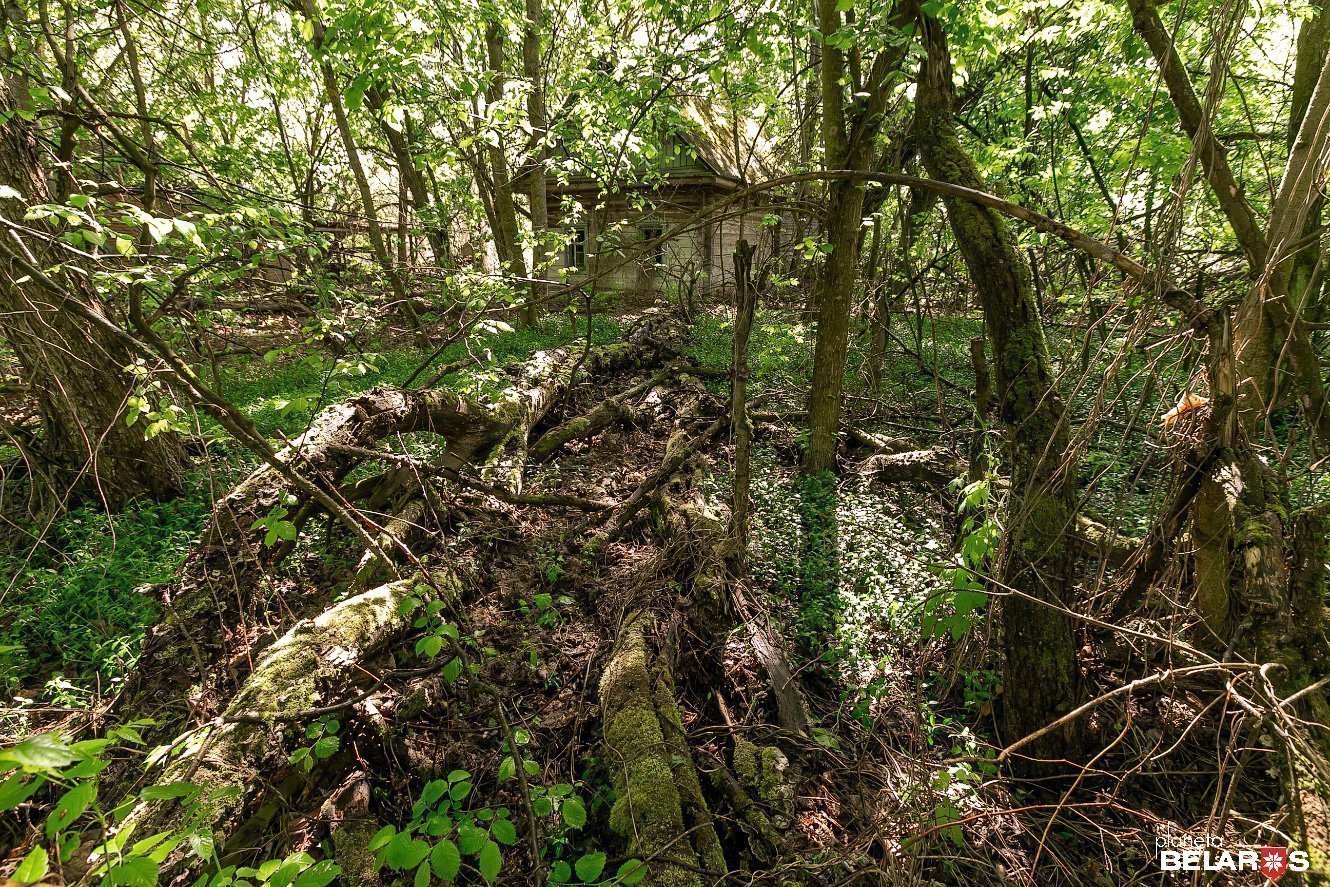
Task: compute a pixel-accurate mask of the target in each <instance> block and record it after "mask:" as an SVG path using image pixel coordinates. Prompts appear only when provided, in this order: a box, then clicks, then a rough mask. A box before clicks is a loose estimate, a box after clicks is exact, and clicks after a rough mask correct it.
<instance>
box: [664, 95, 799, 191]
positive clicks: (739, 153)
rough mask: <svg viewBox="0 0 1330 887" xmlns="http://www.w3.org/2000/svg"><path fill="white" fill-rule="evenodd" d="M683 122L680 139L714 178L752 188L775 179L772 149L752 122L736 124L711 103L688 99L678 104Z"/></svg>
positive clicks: (737, 122) (736, 122)
mask: <svg viewBox="0 0 1330 887" xmlns="http://www.w3.org/2000/svg"><path fill="white" fill-rule="evenodd" d="M679 114H680V116H681V117H682V118H683V119H684V121H685V126H684V127H682V129H681V132H680V135H681V136H682V138H683V139H684V140H685V141H687V142H688V144H689V146H690V147H692V149H693V150H694V151H696V152H697V156H698V158H699V159H701V161H702V162H703V163H705V164H706V165H707V166H709V167H711V170H712V171H713V172H715V173H716V174H717V175H720V176H724V177H726V178H728V179H733V180H734V181H735V182H738V183H740V184H744V185H751V184H753V183H755V182H760V181H763V180H765V179H770V178H775V176H776V173H775V171H774V169H773V167H772V165H771V158H770V150H771V146H770V143H769V142H768V141H767V139H766V138H765V137H764V136H763V134H762V132H761V128H760V127H759V126H758V124H757V123H756V122H755V121H752V120H745V121H742V122H739V121H736V120H735V119H734V118H731V117H726V116H725V115H723V114H721V113H720V112H718V111H717V110H716V109H715V106H714V105H712V104H711V103H710V102H708V101H705V100H703V99H699V98H689V99H686V100H684V101H682V102H680V104H679Z"/></svg>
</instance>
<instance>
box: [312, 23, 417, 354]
mask: <svg viewBox="0 0 1330 887" xmlns="http://www.w3.org/2000/svg"><path fill="white" fill-rule="evenodd" d="M304 12H305V16H306V17H307V18H308V19H309V21H310V24H311V25H312V26H313V29H314V32H313V33H314V37H313V47H312V51H313V54H314V57H315V59H316V60H317V62H318V65H319V73H320V75H321V76H322V78H323V93H324V97H325V98H327V100H328V106H329V107H330V108H332V112H333V120H334V121H335V122H336V123H337V134H338V136H340V138H341V140H342V150H343V151H345V152H346V162H347V165H348V166H350V167H351V174H352V176H353V177H354V178H355V180H356V191H357V192H358V193H359V194H360V211H361V212H362V213H363V214H364V216H365V229H366V231H367V232H368V233H369V244H370V249H371V250H372V251H373V252H374V260H375V261H376V262H377V263H378V265H379V269H380V270H381V271H382V272H383V273H384V276H386V277H387V278H388V283H389V285H390V286H391V287H392V290H393V298H394V300H395V301H396V302H397V309H398V310H399V311H401V312H402V316H403V317H404V318H406V321H407V323H409V324H410V325H411V328H412V329H413V330H415V332H416V333H417V335H418V338H419V339H420V340H421V344H422V345H428V344H429V336H428V335H427V334H426V333H425V329H424V326H423V325H422V324H421V322H420V318H419V317H418V316H417V315H416V309H415V305H414V304H413V303H412V301H411V296H410V294H409V293H408V292H407V290H406V282H405V280H404V279H403V278H402V275H401V274H400V273H399V271H398V269H397V268H395V267H394V266H393V259H392V255H391V254H390V253H389V252H388V242H387V240H386V239H385V238H384V236H383V226H382V225H381V224H379V211H378V207H377V206H376V205H375V203H374V192H373V191H372V190H371V189H370V184H369V176H368V175H366V173H365V164H364V162H363V161H362V160H361V158H360V148H358V147H357V146H356V137H355V133H354V132H352V131H351V120H350V118H348V117H347V114H346V106H345V104H343V102H342V93H341V90H340V89H338V86H337V74H336V72H335V71H333V66H332V64H331V63H330V62H328V61H327V59H326V58H325V57H324V56H323V54H322V49H323V40H324V28H323V21H322V20H321V19H320V18H319V15H318V12H317V10H316V9H315V8H314V6H313V4H312V3H311V2H310V0H305V9H304Z"/></svg>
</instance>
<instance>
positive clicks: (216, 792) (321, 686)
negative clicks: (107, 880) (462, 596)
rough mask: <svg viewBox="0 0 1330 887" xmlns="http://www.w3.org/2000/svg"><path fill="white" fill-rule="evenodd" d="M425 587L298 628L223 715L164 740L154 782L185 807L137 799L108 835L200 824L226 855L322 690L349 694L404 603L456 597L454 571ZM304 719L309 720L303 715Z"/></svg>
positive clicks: (348, 604)
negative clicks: (420, 597) (179, 790)
mask: <svg viewBox="0 0 1330 887" xmlns="http://www.w3.org/2000/svg"><path fill="white" fill-rule="evenodd" d="M432 581H433V586H434V588H435V589H437V591H435V590H434V589H432V588H430V587H429V586H426V585H423V584H422V583H421V581H420V580H419V579H418V578H411V579H402V580H398V581H396V582H391V583H388V584H387V585H382V586H380V587H378V588H374V589H371V590H370V591H366V592H363V593H361V594H358V595H356V596H354V597H351V598H348V599H347V600H345V601H342V602H341V603H339V604H336V605H334V606H332V607H330V608H329V609H327V610H325V611H324V612H323V613H322V614H320V615H319V616H318V617H316V618H314V619H309V620H302V621H301V622H298V623H297V624H296V625H295V626H293V627H292V628H291V629H290V631H288V632H287V633H286V634H285V635H283V636H282V638H281V639H279V640H278V641H277V642H276V643H274V644H273V645H272V646H271V647H270V648H269V649H268V651H267V653H266V654H265V655H264V656H263V658H262V659H261V660H260V661H259V662H258V664H257V665H255V667H254V670H253V671H252V672H251V673H250V675H249V677H248V679H247V680H246V681H245V682H244V684H243V685H242V686H241V688H240V691H239V692H238V693H237V694H236V695H235V698H234V699H232V700H231V702H230V704H229V705H228V706H227V708H226V711H225V712H224V713H223V714H222V715H220V716H219V717H217V718H215V719H213V720H212V721H210V722H209V723H207V724H205V725H204V726H203V727H201V728H198V729H196V730H192V731H190V732H189V733H188V734H186V735H184V736H181V737H180V738H178V739H177V740H176V741H175V742H174V743H172V746H171V756H170V763H169V764H167V765H166V767H165V769H164V770H163V771H162V772H161V773H160V775H159V776H158V777H157V780H156V783H157V785H158V786H160V787H189V786H193V787H195V788H196V791H191V792H190V794H189V795H188V796H187V797H186V799H184V800H181V799H180V798H177V797H167V798H152V797H150V798H149V799H145V800H140V801H139V802H138V803H137V805H136V806H135V807H134V808H133V809H132V810H131V811H130V813H129V814H128V816H127V817H126V818H125V819H124V820H123V822H122V823H121V825H120V826H119V827H118V828H117V830H116V833H117V834H119V833H122V832H124V831H125V830H133V832H134V833H135V834H136V835H138V836H139V837H146V836H148V835H150V834H155V833H156V832H160V831H165V830H188V829H190V828H194V827H197V826H205V827H207V828H209V829H210V830H211V832H212V834H213V838H214V842H215V844H216V846H217V847H218V848H219V851H221V850H222V848H225V846H226V844H227V840H228V838H230V837H231V836H232V835H233V834H234V833H235V831H236V830H237V829H238V828H239V827H240V826H241V825H242V824H243V823H244V821H245V819H246V813H247V811H248V810H249V809H251V806H252V804H253V802H254V801H255V800H256V798H257V796H258V795H259V794H260V793H261V792H262V791H264V788H263V787H264V786H266V785H268V783H269V778H270V776H271V774H273V773H275V772H278V771H281V770H283V769H284V768H286V767H287V765H288V761H289V757H290V755H291V754H292V752H293V751H294V749H295V748H296V746H297V745H299V744H300V743H302V742H306V741H308V739H307V737H306V734H305V728H306V727H307V726H308V724H307V723H306V721H310V722H312V721H313V720H314V719H315V718H316V716H317V715H316V714H315V712H317V711H327V710H329V708H330V703H332V704H336V702H337V700H328V699H325V698H323V697H322V696H321V695H320V694H321V693H322V692H324V690H325V689H326V688H327V687H347V686H348V685H349V684H351V682H352V677H351V676H352V675H353V674H355V673H356V671H357V666H360V665H361V664H362V663H363V662H364V660H365V659H366V657H367V656H369V655H370V654H372V653H374V652H376V651H378V650H381V649H383V648H384V647H385V646H387V645H388V644H390V643H392V642H393V641H394V640H396V639H397V638H399V637H401V636H402V635H403V634H405V633H406V632H407V631H408V630H409V629H410V626H411V615H410V612H409V611H406V610H404V608H403V607H402V603H403V601H405V600H406V599H407V598H408V597H410V596H412V595H415V594H424V595H432V596H433V599H436V600H445V601H447V600H452V599H455V598H456V597H457V595H458V594H459V592H460V590H461V583H460V581H459V579H458V578H457V577H456V576H455V575H453V574H445V573H440V574H435V575H434V576H433V577H432ZM346 692H347V695H348V696H353V695H354V694H353V691H350V690H349V689H348V690H347V691H346ZM302 712H309V713H310V714H309V717H308V718H301V716H300V715H301V713H302ZM316 766H317V764H316ZM295 772H296V773H299V772H300V771H299V770H296V771H295ZM172 791H173V789H166V791H165V793H168V794H170V793H172ZM149 794H155V793H152V792H150V793H149ZM222 855H223V858H224V853H223V854H222ZM169 862H170V865H168V866H164V868H170V867H181V866H184V865H187V864H188V860H186V859H185V858H184V857H183V852H182V853H180V854H177V856H175V857H173V858H172V859H171V860H170V861H169Z"/></svg>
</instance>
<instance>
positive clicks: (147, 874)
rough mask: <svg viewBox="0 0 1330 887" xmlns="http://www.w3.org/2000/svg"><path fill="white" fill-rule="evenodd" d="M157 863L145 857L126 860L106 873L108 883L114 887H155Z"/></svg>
mask: <svg viewBox="0 0 1330 887" xmlns="http://www.w3.org/2000/svg"><path fill="white" fill-rule="evenodd" d="M157 876H158V869H157V863H155V862H153V861H152V860H151V859H149V858H148V857H146V856H138V857H135V858H133V859H126V860H125V861H124V862H122V863H120V864H119V865H116V866H112V868H111V870H110V871H109V872H107V873H106V880H107V882H108V883H111V884H115V885H116V887H157Z"/></svg>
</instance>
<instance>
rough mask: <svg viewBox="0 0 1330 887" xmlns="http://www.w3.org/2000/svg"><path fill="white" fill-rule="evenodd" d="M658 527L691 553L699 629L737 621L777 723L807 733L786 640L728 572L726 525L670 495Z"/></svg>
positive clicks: (724, 627)
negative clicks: (768, 693) (761, 674)
mask: <svg viewBox="0 0 1330 887" xmlns="http://www.w3.org/2000/svg"><path fill="white" fill-rule="evenodd" d="M660 527H661V530H662V532H663V533H664V534H665V535H667V536H668V537H671V541H673V542H675V543H676V544H678V545H679V546H680V547H683V548H686V549H688V550H690V551H692V552H694V554H693V556H692V560H693V563H692V576H691V577H690V578H689V582H690V584H691V586H692V596H693V598H694V600H695V601H696V602H697V603H698V604H699V605H700V606H701V607H702V609H703V613H702V617H703V619H704V620H706V623H707V625H706V626H704V627H703V628H702V631H704V632H708V633H709V634H711V635H712V636H713V637H714V636H717V635H720V634H723V633H727V632H728V631H729V630H730V629H731V627H732V626H734V625H735V624H736V623H737V624H741V625H742V626H743V631H744V633H745V634H746V635H747V636H748V641H749V643H750V644H751V645H752V648H753V654H754V655H755V656H756V657H757V660H758V662H759V663H760V664H761V666H762V669H763V670H764V671H765V672H766V674H767V681H768V683H769V685H770V687H771V694H772V698H773V699H774V700H775V703H776V723H777V724H779V725H780V726H781V728H783V729H785V730H788V731H790V732H792V733H796V734H799V735H801V736H808V735H809V734H810V731H811V728H812V715H811V714H810V713H809V709H808V703H807V701H806V700H805V699H804V696H803V692H802V690H801V689H800V686H799V683H798V681H797V680H796V679H795V677H794V671H793V669H791V668H790V664H789V657H788V655H787V653H786V651H785V646H786V645H785V643H784V639H783V638H781V637H780V635H779V634H777V633H776V632H775V631H774V630H773V629H772V627H771V624H770V622H769V621H768V620H767V618H766V614H765V613H763V612H761V608H760V607H758V606H757V605H756V604H755V603H754V602H753V601H752V599H751V598H750V597H749V596H748V594H747V592H746V590H745V588H744V585H743V583H742V582H740V581H735V580H734V578H733V577H732V576H729V575H727V571H726V569H725V559H724V554H725V553H726V549H727V546H729V545H731V544H733V543H732V540H731V539H730V538H729V536H728V534H727V533H726V531H725V527H724V526H723V525H722V524H721V522H720V521H719V520H718V519H716V518H714V517H712V516H711V515H709V514H707V513H705V512H704V511H703V510H702V509H700V508H698V507H697V506H695V505H694V504H693V503H690V502H681V501H678V500H676V499H672V498H668V497H667V498H666V500H665V513H664V515H663V516H662V519H661V521H660Z"/></svg>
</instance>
